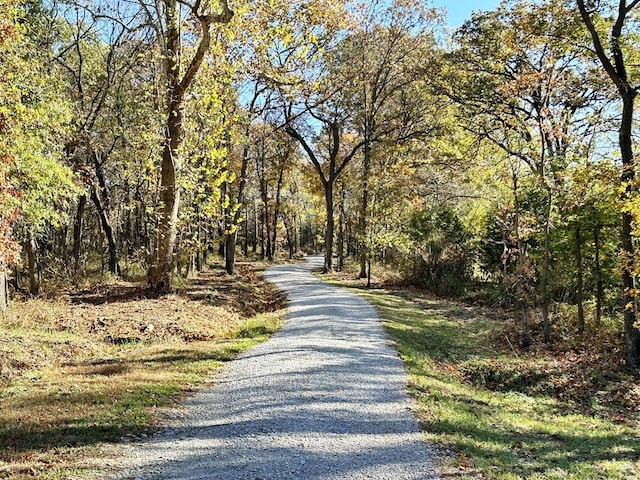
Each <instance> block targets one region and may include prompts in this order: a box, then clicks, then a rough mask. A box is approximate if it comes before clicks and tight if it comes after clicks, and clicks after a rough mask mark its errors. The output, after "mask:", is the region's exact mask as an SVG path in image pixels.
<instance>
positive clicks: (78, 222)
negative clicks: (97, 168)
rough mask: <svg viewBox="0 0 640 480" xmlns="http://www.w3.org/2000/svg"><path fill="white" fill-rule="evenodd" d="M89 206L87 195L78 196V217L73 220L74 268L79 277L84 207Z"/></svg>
mask: <svg viewBox="0 0 640 480" xmlns="http://www.w3.org/2000/svg"><path fill="white" fill-rule="evenodd" d="M86 206H87V196H86V195H80V196H79V197H78V208H77V209H76V218H75V220H74V222H73V268H74V271H75V275H76V277H77V275H78V272H79V271H80V249H81V246H82V227H83V223H84V209H85V207H86Z"/></svg>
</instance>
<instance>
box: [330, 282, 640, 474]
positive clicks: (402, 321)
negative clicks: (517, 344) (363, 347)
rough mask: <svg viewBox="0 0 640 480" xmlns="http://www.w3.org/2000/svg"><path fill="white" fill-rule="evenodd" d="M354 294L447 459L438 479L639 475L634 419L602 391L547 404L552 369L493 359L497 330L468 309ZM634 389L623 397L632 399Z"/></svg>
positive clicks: (497, 354) (639, 438)
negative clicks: (377, 322) (367, 306)
mask: <svg viewBox="0 0 640 480" xmlns="http://www.w3.org/2000/svg"><path fill="white" fill-rule="evenodd" d="M342 280H343V281H342V282H341V283H342V284H345V282H344V278H343V279H342ZM347 285H350V286H354V282H347ZM357 291H358V293H360V294H362V295H363V296H365V297H366V298H367V299H368V300H369V301H371V302H372V303H373V304H374V305H375V306H376V307H377V308H378V310H379V312H380V315H381V317H382V319H383V322H384V326H385V329H386V330H387V332H388V333H389V334H390V335H391V337H392V338H393V339H394V340H395V343H396V347H397V349H398V350H399V352H400V355H401V356H402V358H403V360H404V362H405V365H406V368H407V371H408V374H409V390H410V393H411V394H412V395H413V396H414V397H415V399H416V400H417V415H418V418H419V420H420V422H421V424H422V426H423V428H424V431H425V433H426V435H427V437H428V438H429V440H431V441H432V442H433V443H435V444H436V445H438V446H440V447H442V448H443V449H444V451H445V453H446V455H444V456H443V458H445V460H443V461H442V462H441V463H442V465H440V467H441V469H442V473H443V475H444V476H445V477H446V478H458V479H478V478H485V479H501V480H516V479H536V480H541V479H564V480H568V479H575V480H578V479H579V480H588V479H612V480H615V479H620V480H622V479H630V478H638V476H639V475H640V435H639V433H638V426H639V425H640V422H639V417H638V412H637V410H635V411H634V410H632V409H625V408H622V409H621V410H616V406H615V405H616V404H615V403H613V404H611V403H607V402H605V401H603V400H604V399H603V396H605V395H607V391H606V390H605V391H599V392H595V393H594V395H592V397H591V398H592V405H590V406H589V408H585V405H584V404H583V403H576V402H574V400H573V397H571V396H569V397H566V398H565V397H562V396H561V395H560V396H558V395H553V394H550V389H549V388H548V387H546V386H545V382H549V381H551V382H552V383H553V384H556V383H557V381H558V379H557V378H555V377H554V378H552V379H551V380H550V378H549V376H547V374H546V372H552V373H553V374H554V375H558V372H557V370H558V366H557V361H556V360H555V359H553V358H546V357H542V358H523V357H522V356H521V355H519V354H518V352H517V351H515V350H513V351H512V352H511V353H509V352H501V351H497V350H495V349H494V348H492V346H491V341H490V337H491V332H493V331H495V329H496V327H497V326H498V323H499V322H498V321H497V320H493V319H491V318H490V317H488V316H486V315H484V314H482V313H481V312H479V311H478V310H477V309H474V308H473V307H465V306H462V305H458V304H456V303H453V302H449V301H446V300H441V299H436V298H431V297H429V296H426V295H424V294H419V293H417V292H414V293H413V294H410V295H407V292H406V291H402V292H400V291H396V292H394V291H392V290H385V289H382V288H375V289H363V288H358V289H357ZM411 297H412V298H411ZM523 372H524V373H523ZM531 372H534V373H535V375H534V374H532V373H531ZM560 373H561V372H560ZM602 373H603V374H605V372H602ZM496 385H498V386H499V388H494V387H496ZM635 385H636V391H635V392H629V393H630V395H631V396H634V397H638V394H639V392H638V391H637V383H635ZM630 386H631V388H633V384H630ZM528 387H531V388H528ZM559 397H560V398H559Z"/></svg>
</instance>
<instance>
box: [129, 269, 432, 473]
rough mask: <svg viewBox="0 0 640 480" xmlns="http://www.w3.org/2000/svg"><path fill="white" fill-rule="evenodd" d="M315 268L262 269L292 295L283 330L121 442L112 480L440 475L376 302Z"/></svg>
mask: <svg viewBox="0 0 640 480" xmlns="http://www.w3.org/2000/svg"><path fill="white" fill-rule="evenodd" d="M321 265H322V259H321V258H319V257H311V258H310V261H309V262H308V263H307V264H304V265H282V266H277V267H273V268H271V269H269V270H268V271H267V273H266V277H267V279H269V280H270V281H272V282H274V283H275V284H277V285H278V286H279V287H281V288H282V289H284V290H285V291H286V292H287V295H288V298H289V301H290V310H289V316H288V319H287V321H286V323H285V325H284V326H283V328H282V329H281V330H280V331H279V332H278V333H277V334H276V335H274V336H273V338H272V339H271V340H269V341H268V342H265V343H263V344H261V345H258V346H257V347H255V348H253V349H251V350H249V351H248V352H246V353H245V354H243V355H242V356H241V357H240V358H239V359H237V360H235V361H233V362H231V363H230V364H229V365H228V366H227V367H226V368H224V369H223V370H222V372H221V373H220V374H219V377H218V378H219V380H218V381H217V382H216V384H215V386H213V387H212V388H211V389H209V390H208V391H203V392H200V393H198V394H197V395H196V396H195V397H193V398H192V399H191V400H190V401H189V402H188V404H187V410H186V411H185V415H184V416H183V418H181V419H179V420H175V421H173V422H172V423H173V424H172V425H169V426H168V427H167V428H166V429H165V430H164V431H162V432H161V433H160V434H159V435H157V436H154V437H153V438H150V439H149V440H147V441H144V442H141V443H137V444H131V445H129V446H128V447H127V450H128V453H127V455H128V457H129V458H128V459H127V460H126V463H125V464H127V465H130V468H129V470H128V471H127V472H126V473H124V474H122V475H120V476H119V477H118V478H120V479H145V480H150V479H158V480H159V479H181V480H187V479H188V480H196V479H198V480H204V479H224V480H258V479H262V480H271V479H288V480H311V479H314V480H316V479H317V480H321V479H323V480H324V479H326V480H329V479H332V480H336V479H365V478H368V479H379V480H383V479H388V480H408V479H415V480H418V479H420V480H424V479H435V478H437V475H436V474H435V473H434V467H433V464H432V455H433V454H432V452H431V451H430V449H429V447H428V446H427V444H425V443H424V441H423V440H422V438H421V434H420V432H419V429H418V426H417V424H416V422H415V420H414V419H413V417H412V415H411V412H410V411H409V409H410V407H411V402H410V400H409V397H408V396H407V394H406V393H405V387H406V381H407V379H406V375H405V373H404V370H403V366H402V362H401V361H400V359H399V358H398V357H397V355H396V353H395V351H394V350H393V348H392V347H390V346H389V341H388V339H387V337H386V335H385V334H384V332H383V330H382V328H381V326H380V324H379V321H378V319H377V315H376V312H375V310H374V309H373V307H371V306H370V305H369V304H368V303H367V302H366V301H364V300H363V299H361V298H360V297H358V296H356V295H354V294H351V293H349V292H347V291H346V290H344V289H341V288H338V287H334V286H330V285H327V284H325V283H323V282H321V281H319V280H318V279H316V278H315V277H314V276H313V275H312V274H311V273H310V270H311V269H312V268H313V267H319V266H321Z"/></svg>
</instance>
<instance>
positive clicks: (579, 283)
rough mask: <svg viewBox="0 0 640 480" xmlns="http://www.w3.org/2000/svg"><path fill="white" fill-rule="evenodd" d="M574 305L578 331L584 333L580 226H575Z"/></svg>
mask: <svg viewBox="0 0 640 480" xmlns="http://www.w3.org/2000/svg"><path fill="white" fill-rule="evenodd" d="M575 252H576V269H577V281H576V303H577V304H578V331H579V332H580V333H583V332H584V328H585V320H584V272H583V267H582V232H581V230H580V226H579V225H578V226H576V250H575Z"/></svg>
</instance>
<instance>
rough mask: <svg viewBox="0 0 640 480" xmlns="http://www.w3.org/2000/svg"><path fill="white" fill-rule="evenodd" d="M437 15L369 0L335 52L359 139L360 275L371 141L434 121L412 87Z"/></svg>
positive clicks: (405, 137)
mask: <svg viewBox="0 0 640 480" xmlns="http://www.w3.org/2000/svg"><path fill="white" fill-rule="evenodd" d="M437 19H438V17H437V14H436V11H435V10H433V9H428V8H425V7H424V5H423V3H422V2H417V1H413V0H396V1H394V2H391V4H389V3H388V2H382V1H373V2H369V3H368V4H367V7H366V10H365V13H364V18H363V19H361V21H360V22H359V23H360V26H359V27H358V28H357V29H356V31H354V32H351V33H350V35H348V36H347V37H346V38H345V40H344V42H343V43H342V44H341V45H340V49H339V53H338V54H337V55H336V57H337V65H336V70H337V72H336V74H338V75H341V77H342V79H343V82H344V83H345V84H346V85H348V87H347V88H345V89H344V91H343V92H342V93H341V95H342V96H343V97H344V101H345V105H347V108H348V109H349V110H350V111H351V112H350V113H351V115H352V120H351V123H352V125H353V128H354V129H355V130H356V131H357V132H358V134H359V135H360V136H361V138H362V140H363V141H364V145H363V149H362V153H363V155H362V157H363V158H362V173H361V182H362V200H361V212H360V236H361V245H360V278H365V277H367V263H368V257H369V256H370V252H369V250H368V249H367V248H366V241H365V239H366V238H367V236H368V233H367V224H368V218H369V212H368V209H369V197H370V195H371V191H370V188H369V183H370V181H371V179H370V175H371V169H372V162H373V161H374V160H375V158H374V157H375V153H376V150H375V144H376V143H380V142H385V141H386V142H389V143H393V144H401V143H403V142H407V141H409V140H410V139H416V138H419V137H424V136H426V135H427V134H428V133H429V132H430V131H432V130H433V129H434V128H433V125H434V124H433V123H431V124H429V125H425V123H424V121H423V118H422V117H423V116H424V115H425V112H424V110H425V107H428V105H429V103H428V102H426V101H425V99H424V98H423V97H422V96H421V95H420V93H422V92H419V91H417V90H416V88H415V87H416V84H419V83H421V82H423V81H424V80H425V79H426V78H428V75H429V74H428V72H429V71H430V67H429V65H430V64H432V62H434V61H435V59H436V58H437V56H438V54H437V53H436V49H435V47H434V43H435V42H434V40H433V30H434V28H435V26H436V25H437ZM430 120H432V118H430Z"/></svg>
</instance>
